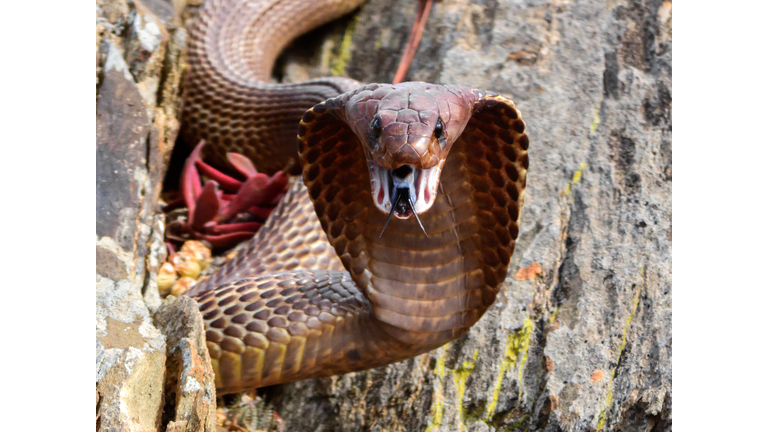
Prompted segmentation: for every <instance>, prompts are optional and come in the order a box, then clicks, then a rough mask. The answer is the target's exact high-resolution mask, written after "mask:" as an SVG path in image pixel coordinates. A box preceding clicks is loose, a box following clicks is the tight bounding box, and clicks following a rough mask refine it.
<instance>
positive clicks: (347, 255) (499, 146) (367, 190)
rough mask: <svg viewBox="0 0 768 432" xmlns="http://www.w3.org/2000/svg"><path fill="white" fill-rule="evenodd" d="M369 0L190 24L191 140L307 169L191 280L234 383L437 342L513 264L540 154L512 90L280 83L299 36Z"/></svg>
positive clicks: (204, 14) (492, 292)
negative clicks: (534, 158) (275, 70)
mask: <svg viewBox="0 0 768 432" xmlns="http://www.w3.org/2000/svg"><path fill="white" fill-rule="evenodd" d="M358 3H360V1H359V0H355V1H347V2H345V1H309V0H293V1H283V0H280V1H251V2H245V1H216V0H212V1H209V2H208V3H207V4H206V5H205V6H204V8H203V10H202V11H201V14H200V18H199V19H198V20H197V21H196V23H195V24H193V26H192V27H191V29H190V36H191V40H190V42H189V54H188V55H189V64H190V66H189V71H188V72H187V77H186V78H185V88H184V104H185V105H184V109H183V131H182V134H183V135H184V136H185V137H186V138H187V140H188V142H193V143H194V142H195V141H194V140H199V139H201V138H204V139H206V140H207V141H208V143H209V146H208V147H210V148H211V151H210V152H209V153H208V154H207V157H208V158H209V160H211V161H212V162H213V163H216V164H219V165H223V164H224V161H223V158H224V155H225V154H226V152H228V151H237V152H240V153H243V154H245V155H246V156H248V157H249V158H251V159H252V160H253V161H254V164H255V165H256V167H257V168H258V169H259V170H260V171H264V172H268V173H271V172H274V171H276V170H278V169H280V168H282V167H284V166H285V164H286V162H287V161H288V160H289V159H290V158H296V159H297V161H298V162H299V164H300V166H301V167H302V178H303V181H302V179H297V180H296V181H294V182H293V184H292V185H291V187H290V189H289V191H288V193H287V194H286V196H285V198H284V199H283V200H282V201H281V203H280V204H279V205H278V207H277V208H276V209H275V211H274V212H273V213H272V215H271V216H270V218H269V219H268V221H267V222H266V224H265V225H264V227H262V229H261V230H260V231H259V232H258V234H257V235H256V236H255V237H254V239H253V240H251V241H250V242H249V243H248V244H247V245H246V246H245V247H244V248H242V249H241V250H240V251H239V252H238V254H237V255H236V256H235V257H234V258H232V259H230V260H229V261H228V262H227V263H225V265H224V266H222V267H221V268H220V269H219V270H217V272H216V273H215V274H213V275H212V276H211V277H210V278H208V279H207V280H205V281H204V282H202V283H201V284H199V285H198V286H196V287H194V288H193V289H192V290H191V291H189V293H188V294H189V295H190V296H191V297H192V298H193V299H195V300H196V301H197V303H198V304H199V306H200V311H201V313H202V314H203V320H204V323H205V327H206V343H207V346H208V350H209V352H210V354H211V359H212V362H213V369H214V372H215V374H216V387H217V392H218V393H219V394H226V393H232V392H237V391H242V390H246V389H251V388H256V387H263V386H268V385H273V384H279V383H284V382H290V381H295V380H300V379H306V378H314V377H322V376H329V375H336V374H341V373H347V372H353V371H360V370H364V369H369V368H373V367H378V366H383V365H386V364H390V363H393V362H397V361H401V360H404V359H408V358H411V357H413V356H416V355H418V354H421V353H424V352H427V351H430V350H432V349H434V348H437V347H439V346H441V345H443V344H445V343H447V342H449V341H451V340H454V339H456V338H458V337H461V336H462V335H464V334H465V333H466V332H467V331H468V329H469V328H470V327H471V326H472V325H473V324H475V323H476V322H477V320H479V319H480V317H482V315H483V314H484V313H485V311H486V310H487V309H488V307H490V305H491V304H492V303H493V301H494V300H495V298H496V295H497V293H498V291H499V289H500V286H501V283H502V282H503V281H504V279H505V277H506V274H507V267H508V265H509V262H510V259H511V256H512V253H513V250H514V246H515V240H516V238H517V235H518V226H519V225H518V221H519V217H520V211H521V207H522V204H523V191H524V189H525V179H526V173H527V170H528V154H527V150H528V137H527V135H526V134H525V123H524V122H523V121H522V119H521V118H520V112H519V111H518V110H517V109H516V108H515V106H514V104H513V103H512V101H510V100H509V99H507V98H506V97H504V96H500V95H498V94H495V93H492V92H488V91H484V90H481V89H475V88H468V87H462V86H454V85H435V84H426V83H414V82H411V83H402V84H397V85H391V84H368V85H363V84H360V83H358V82H356V81H353V80H350V79H346V78H320V79H317V80H312V81H309V82H307V83H298V84H289V85H278V84H267V83H266V80H267V77H268V74H269V71H270V69H271V67H272V62H273V61H274V59H275V57H276V56H277V53H279V51H280V49H282V47H283V46H284V45H285V44H286V43H288V42H289V41H290V39H292V38H293V37H295V36H297V35H298V34H300V33H303V32H305V31H307V30H309V29H311V28H312V27H316V26H317V25H320V24H322V23H323V22H326V21H329V20H331V19H333V18H335V17H337V16H340V15H342V14H344V13H346V12H348V11H350V10H351V9H353V8H354V7H356V6H357V5H358ZM318 5H321V6H318ZM302 20H303V21H302ZM300 21H302V22H300ZM276 29H277V30H279V29H284V30H285V31H284V32H279V31H277V30H276ZM297 136H298V152H296V144H295V143H296V137H297ZM189 140H193V141H189ZM297 166H298V164H297ZM403 167H405V168H403ZM393 185H394V186H393ZM398 185H405V186H402V187H403V188H404V189H397V188H399V187H401V186H398ZM409 187H410V189H408V188H409ZM396 189H397V190H396ZM402 194H405V195H406V196H408V197H409V198H411V201H410V204H409V206H404V205H398V201H397V199H393V197H394V196H400V195H402ZM393 201H394V202H393ZM388 213H389V214H388ZM393 213H394V214H395V216H396V217H395V218H394V219H392V221H391V222H390V223H389V225H388V227H387V229H386V233H385V234H383V235H381V231H382V227H383V226H384V224H385V222H386V220H387V217H388V216H389V217H391V215H392V214H393ZM414 215H418V216H419V218H420V220H421V223H423V226H424V230H425V231H426V233H428V236H425V234H424V232H423V231H422V228H421V227H420V226H419V225H418V224H417V223H416V221H415V220H413V218H412V216H414ZM380 235H381V237H380Z"/></svg>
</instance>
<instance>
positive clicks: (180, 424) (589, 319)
mask: <svg viewBox="0 0 768 432" xmlns="http://www.w3.org/2000/svg"><path fill="white" fill-rule="evenodd" d="M171 3H172V2H171V1H170V0H142V1H127V0H99V1H97V53H96V54H97V62H96V66H97V91H98V96H97V176H98V177H97V273H98V274H97V299H96V300H97V414H98V415H99V417H98V419H99V420H98V422H99V423H98V426H99V427H100V428H101V429H104V430H113V429H114V430H123V429H125V430H128V429H131V430H154V429H159V430H165V429H166V428H167V429H168V430H211V429H210V427H211V423H210V421H211V420H212V418H213V417H212V415H211V413H212V411H211V410H212V409H215V406H214V402H213V399H212V395H211V391H210V386H209V382H210V376H209V374H208V372H207V369H206V367H207V366H208V365H207V363H206V361H207V353H206V352H205V346H204V344H203V343H202V342H201V341H202V340H201V337H202V334H201V333H200V329H199V322H198V320H199V314H196V311H195V310H194V307H193V306H192V305H190V304H188V300H187V301H185V302H177V303H174V304H169V305H165V306H163V310H165V311H166V312H163V313H161V315H157V316H158V317H160V316H169V317H170V316H175V317H176V318H175V320H174V321H168V320H167V318H158V319H157V320H156V323H155V325H157V326H158V327H155V325H153V323H152V321H151V319H150V311H155V310H157V309H158V308H159V307H160V305H161V302H160V299H159V296H158V295H157V288H156V271H157V268H158V266H159V265H160V263H162V261H163V259H164V256H163V253H164V252H163V251H164V248H163V247H162V232H163V224H162V217H161V216H159V215H158V213H159V212H158V208H157V205H156V202H157V196H158V192H159V188H160V180H161V179H162V176H163V173H164V169H165V166H166V163H167V160H168V157H169V156H168V155H169V153H170V152H169V150H170V148H171V147H172V143H173V139H174V137H175V134H176V131H177V128H178V124H177V122H176V118H177V110H178V107H179V86H178V85H179V79H180V75H181V74H180V72H181V69H182V68H181V67H180V64H181V62H182V61H183V59H182V58H181V47H183V44H184V39H185V35H186V33H185V32H184V30H183V29H182V28H181V26H180V24H179V23H178V19H177V17H176V11H175V10H174V8H173V7H171ZM194 3H199V2H194ZM415 10H416V4H415V2H413V1H412V0H397V1H393V2H383V1H376V0H371V1H369V2H368V3H366V4H365V5H364V6H363V7H362V9H361V10H360V11H359V12H358V13H357V14H354V15H352V16H350V17H348V18H346V19H343V20H340V21H339V22H336V23H333V24H329V25H327V26H324V27H323V28H321V29H319V30H317V31H315V32H313V33H312V34H311V35H309V36H306V37H304V38H302V39H301V40H300V41H299V42H297V43H296V44H294V45H295V46H294V48H293V49H291V50H289V51H288V52H287V53H286V54H285V55H284V56H283V57H282V59H281V61H282V62H283V70H282V71H281V72H280V74H281V75H283V78H284V79H286V80H301V79H306V78H308V77H315V76H323V75H330V74H341V75H346V76H350V77H352V78H355V79H357V80H360V81H363V82H375V81H380V82H389V81H391V79H392V78H393V76H394V73H395V70H396V68H397V64H398V62H399V56H400V55H401V53H402V51H403V49H404V46H405V43H406V41H407V39H408V33H409V29H410V26H411V24H412V22H413V18H414V16H415ZM671 28H672V13H671V2H667V1H659V0H652V1H645V2H640V1H625V0H611V1H598V0H583V1H579V2H565V1H551V2H545V1H533V0H526V1H512V0H497V1H494V0H443V1H442V2H437V3H435V4H434V5H433V7H432V10H431V13H430V16H429V19H428V21H427V26H426V30H425V31H424V35H423V38H422V41H421V44H420V46H419V49H418V51H417V54H416V57H415V59H414V62H413V64H412V66H411V70H410V72H409V75H408V76H407V78H408V79H411V80H421V81H432V82H448V83H457V84H463V85H473V86H477V87H481V88H485V89H488V90H493V91H497V92H500V93H503V94H505V95H507V96H509V97H511V98H512V99H513V100H514V101H515V103H516V104H517V106H518V108H519V109H520V111H521V112H522V114H523V118H524V119H525V120H526V122H527V130H528V134H529V137H530V141H531V146H530V150H529V156H530V167H531V168H530V171H529V177H528V188H527V191H526V202H525V207H524V208H523V213H522V217H521V219H522V226H521V232H520V238H519V241H518V244H517V248H516V251H515V255H514V257H513V263H512V265H511V266H510V269H509V274H508V278H507V282H506V284H505V287H504V289H503V290H502V292H501V293H500V294H499V297H498V298H497V300H496V304H495V305H494V306H493V307H492V308H491V309H490V310H489V311H488V312H487V314H486V316H485V317H484V318H483V319H482V320H481V321H480V322H479V323H478V324H477V325H476V326H475V327H474V328H472V330H471V331H470V332H469V334H468V335H467V336H466V337H464V338H462V339H460V340H458V341H455V342H453V343H450V344H448V345H446V346H444V347H442V348H440V349H438V350H436V351H434V352H432V353H428V354H425V355H422V356H419V357H417V358H415V359H412V360H409V361H406V362H402V363H400V364H396V365H391V366H389V367H385V368H380V369H376V370H372V371H367V372H361V373H356V374H349V375H346V376H342V377H332V378H325V379H318V380H309V381H304V382H299V383H293V384H287V385H282V386H277V387H274V388H270V389H266V390H265V391H263V392H261V391H260V394H263V395H265V396H266V398H267V400H268V401H269V402H271V403H272V404H274V406H275V407H276V409H277V412H278V413H279V414H280V416H282V417H283V418H284V420H285V425H286V430H316V431H337V430H339V431H341V430H350V431H353V430H355V431H356V430H387V431H396V430H397V431H400V430H402V431H425V430H429V431H455V430H477V431H491V430H498V431H502V430H503V431H524V430H529V431H530V430H543V431H560V430H565V431H593V430H597V431H603V430H605V431H607V430H623V431H634V430H642V431H663V430H671V423H672V412H671V402H672V328H671V326H672V324H671V313H672V303H671V302H672V297H671V289H672V287H671V266H672V264H671V251H672V245H671V229H672V226H671V218H672V208H671V186H672V155H671V136H672V134H671V130H672V119H671V103H672V101H671V74H672V71H671V49H672V48H671V43H672V42H671V37H672V34H671ZM166 314H168V315H166ZM172 327H175V330H172ZM164 335H165V336H164ZM166 353H167V354H166ZM174 359H175V360H174ZM174 380H175V381H174ZM193 381H194V382H196V383H197V384H198V386H199V388H198V386H196V385H194V383H193ZM174 382H175V384H174ZM164 386H170V387H166V390H165V391H163V387H164ZM174 388H175V389H176V391H174V390H173V389H174ZM150 389H151V391H150Z"/></svg>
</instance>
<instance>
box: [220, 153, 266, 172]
mask: <svg viewBox="0 0 768 432" xmlns="http://www.w3.org/2000/svg"><path fill="white" fill-rule="evenodd" d="M227 160H229V163H231V164H232V166H233V167H235V169H236V170H238V171H240V172H241V173H242V174H243V175H244V176H246V177H248V178H250V177H253V176H255V175H256V174H258V173H259V172H258V171H256V167H254V166H253V163H251V160H250V159H248V158H247V157H245V156H243V155H241V154H238V153H227Z"/></svg>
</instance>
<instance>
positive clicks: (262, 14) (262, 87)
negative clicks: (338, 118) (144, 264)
mask: <svg viewBox="0 0 768 432" xmlns="http://www.w3.org/2000/svg"><path fill="white" fill-rule="evenodd" d="M360 3H362V0H317V1H310V2H308V1H306V0H288V1H286V0H279V1H276V0H250V1H245V0H209V1H208V2H206V3H205V5H204V7H203V8H202V10H201V11H200V14H199V15H198V17H197V19H195V21H194V22H193V23H192V24H191V25H190V27H189V42H188V45H187V61H188V64H189V67H188V69H187V71H186V73H185V78H184V95H183V100H184V103H183V107H182V128H181V137H182V139H183V141H184V142H186V143H187V144H188V145H190V146H195V145H197V144H198V143H199V142H200V140H203V139H204V140H206V143H207V145H206V147H205V148H204V150H203V155H204V157H205V158H206V160H207V161H208V162H209V163H211V164H212V165H215V166H218V167H219V168H224V169H226V168H228V167H229V164H228V162H227V157H226V153H227V152H235V153H239V154H242V155H244V156H246V157H248V158H249V159H251V161H252V162H253V163H254V165H255V167H256V169H257V170H258V171H259V172H263V173H266V174H270V175H271V174H273V173H275V172H276V171H278V170H282V169H285V168H286V166H289V161H291V159H293V160H294V162H295V159H296V149H295V147H294V146H293V145H292V144H291V143H293V142H295V140H296V125H297V124H298V122H299V120H300V119H301V115H302V114H303V113H304V111H305V110H306V109H307V108H308V107H311V106H313V105H315V104H317V103H320V102H322V101H324V100H326V99H328V98H333V97H336V96H338V95H339V94H342V93H344V92H347V91H350V90H352V89H354V88H356V87H358V86H359V85H360V83H359V82H357V81H355V80H352V79H349V78H342V77H326V78H319V79H314V80H310V81H305V82H299V83H291V84H272V83H269V79H270V75H271V71H272V67H273V65H274V62H275V59H276V58H277V56H278V55H279V53H280V51H281V50H282V49H283V48H284V47H285V46H286V45H287V44H288V43H289V42H290V41H291V40H293V39H294V38H295V37H297V36H298V35H300V34H303V33H306V32H307V31H309V30H311V29H313V28H315V27H317V26H319V25H321V24H323V23H326V22H329V21H331V20H333V19H335V18H338V17H340V16H342V15H344V14H347V13H349V12H350V11H352V10H353V9H354V8H356V7H357V6H358V5H359V4H360ZM292 165H293V166H295V167H297V168H298V166H299V165H298V164H296V163H293V164H292Z"/></svg>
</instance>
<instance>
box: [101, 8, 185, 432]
mask: <svg viewBox="0 0 768 432" xmlns="http://www.w3.org/2000/svg"><path fill="white" fill-rule="evenodd" d="M158 1H159V0H158ZM96 32H97V45H96V47H97V53H96V54H97V55H96V78H97V100H96V172H97V180H96V395H97V398H96V399H97V402H96V405H97V410H96V411H97V430H131V431H144V430H146V431H153V430H158V428H160V427H161V420H162V413H163V406H164V394H163V393H164V391H163V387H164V381H165V364H166V342H165V337H164V336H163V335H162V334H161V333H160V332H159V331H158V329H157V328H156V327H155V326H154V325H153V323H152V318H151V316H150V310H155V309H157V307H159V305H160V298H159V295H158V294H157V286H156V277H157V275H156V272H157V269H158V268H159V266H160V265H161V264H162V262H163V261H164V260H165V247H164V245H163V235H164V228H163V217H162V215H161V214H159V212H158V205H157V202H158V195H159V192H160V185H161V181H162V175H163V173H164V167H163V166H162V161H163V160H165V159H167V153H169V150H170V148H171V147H172V146H171V145H169V144H168V140H170V141H171V143H172V140H173V139H175V131H174V130H173V127H174V124H173V122H168V121H165V120H164V118H158V117H159V116H158V115H156V113H157V112H159V113H161V114H163V115H164V114H165V113H167V112H169V113H172V112H175V110H177V109H178V106H172V107H170V108H167V107H165V106H164V103H165V102H164V101H162V98H159V97H158V94H159V93H161V92H162V91H165V90H167V89H168V88H174V87H178V81H179V74H178V73H176V74H170V75H166V74H164V69H168V70H174V68H176V70H177V69H178V61H179V59H180V55H181V54H180V49H179V48H178V44H174V43H172V42H171V43H169V41H172V40H174V39H173V37H175V36H176V34H175V33H174V35H173V37H172V36H169V33H168V32H167V30H166V29H165V28H164V25H163V21H160V20H158V19H157V18H155V17H153V16H152V14H151V12H149V10H148V9H146V8H144V7H143V6H142V4H141V3H140V2H138V1H121V0H100V1H98V2H97V18H96ZM142 32H143V33H142ZM147 32H149V33H147ZM152 32H154V33H152ZM150 33H151V34H150ZM181 33H183V31H182V32H181ZM147 35H149V36H151V35H159V36H160V37H159V38H155V39H151V38H149V39H151V40H149V42H151V43H148V44H145V45H146V47H147V49H146V50H145V51H138V50H137V49H136V43H137V42H141V41H142V40H143V39H147ZM181 37H182V39H183V36H181ZM142 46H143V45H142ZM166 47H170V48H169V49H166ZM168 51H171V52H168ZM126 53H127V54H126ZM126 58H127V59H128V60H126ZM137 80H138V84H137ZM174 80H175V81H174ZM150 82H155V83H157V84H156V85H154V87H153V85H146V83H150ZM158 101H160V105H158ZM169 103H171V104H172V105H174V104H175V105H178V104H177V103H176V102H175V99H173V98H170V100H169ZM175 126H176V127H177V124H176V125H175ZM148 306H149V307H148Z"/></svg>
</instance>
